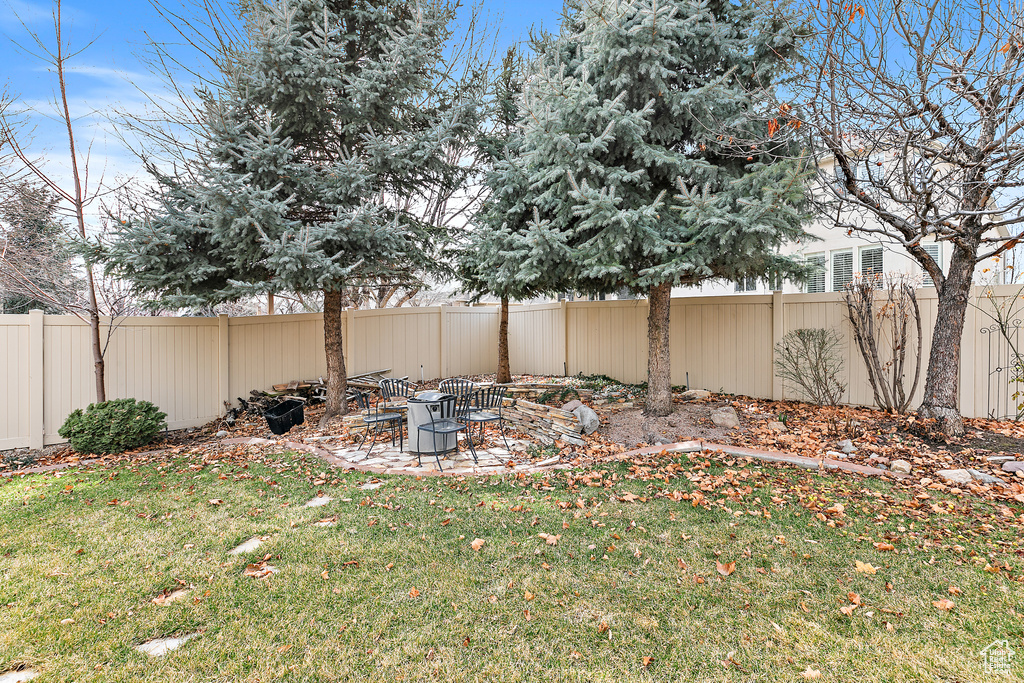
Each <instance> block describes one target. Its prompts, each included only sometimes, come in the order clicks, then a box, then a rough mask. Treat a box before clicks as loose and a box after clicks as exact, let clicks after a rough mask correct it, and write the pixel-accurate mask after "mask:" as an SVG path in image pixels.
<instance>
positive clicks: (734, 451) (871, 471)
mask: <svg viewBox="0 0 1024 683" xmlns="http://www.w3.org/2000/svg"><path fill="white" fill-rule="evenodd" d="M704 452H709V453H723V454H725V455H731V456H734V457H737V458H753V459H754V460H763V461H765V462H776V463H780V464H782V465H792V466H794V467H802V468H803V469H807V470H822V469H829V470H840V471H842V472H853V473H856V474H863V475H865V476H870V477H882V476H885V475H887V474H892V473H891V472H886V471H885V470H880V469H878V468H877V467H868V466H867V465H857V464H855V463H852V462H843V461H842V460H833V459H831V458H821V459H818V458H808V457H807V456H804V455H794V454H793V453H787V452H785V451H759V450H757V449H756V448H746V447H744V446H729V445H726V444H720V443H711V442H708V441H680V442H677V443H669V444H664V445H661V446H647V447H645V448H637V449H635V450H632V451H628V452H626V453H620V454H619V455H616V456H613V457H612V458H607V459H609V460H627V459H629V458H631V457H633V456H636V455H657V454H658V453H704Z"/></svg>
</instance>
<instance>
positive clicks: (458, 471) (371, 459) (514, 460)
mask: <svg viewBox="0 0 1024 683" xmlns="http://www.w3.org/2000/svg"><path fill="white" fill-rule="evenodd" d="M498 443H501V442H500V441H499V442H498ZM508 445H509V447H510V448H511V449H512V451H511V452H509V451H508V450H506V449H505V448H504V444H501V445H500V446H490V447H487V444H485V446H482V447H478V448H477V451H476V454H477V462H475V463H474V462H473V454H472V453H471V452H470V451H469V449H468V448H467V447H466V445H465V443H464V442H463V440H462V439H459V450H458V451H457V452H456V453H449V454H447V455H443V456H441V467H442V468H443V470H442V472H441V473H443V474H451V475H453V476H457V475H475V474H495V473H498V472H503V471H510V472H520V471H533V470H536V469H537V467H538V466H548V465H553V464H555V463H557V462H558V460H557V459H555V460H554V461H553V462H545V463H538V462H535V461H533V460H530V459H529V458H526V457H525V451H526V449H527V447H529V446H531V445H533V442H532V441H528V440H525V439H509V440H508ZM406 446H408V444H406ZM328 450H330V452H331V453H332V454H333V455H334V456H335V457H336V458H338V459H339V460H341V461H342V462H341V463H339V464H340V465H341V466H343V467H352V468H353V469H357V470H365V471H376V472H379V473H381V474H437V473H438V470H437V461H436V460H435V459H434V455H433V453H429V454H428V453H423V454H422V455H421V456H420V459H421V461H422V466H419V465H417V462H416V453H411V452H409V451H408V450H406V451H405V452H403V451H401V450H399V448H398V444H397V443H396V444H395V445H393V446H392V445H391V442H390V441H388V440H386V439H385V440H384V442H383V443H381V442H379V441H378V442H377V443H376V444H375V445H374V446H373V449H372V451H371V452H370V453H367V450H368V449H367V447H366V446H365V445H363V447H362V449H361V450H360V448H359V445H358V444H345V445H342V446H338V447H334V448H328Z"/></svg>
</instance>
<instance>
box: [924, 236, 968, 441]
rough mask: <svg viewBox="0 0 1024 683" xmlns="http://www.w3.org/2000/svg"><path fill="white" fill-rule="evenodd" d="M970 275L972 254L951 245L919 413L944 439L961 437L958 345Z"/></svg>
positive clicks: (940, 293) (960, 337)
mask: <svg viewBox="0 0 1024 683" xmlns="http://www.w3.org/2000/svg"><path fill="white" fill-rule="evenodd" d="M973 274H974V254H973V253H970V252H969V251H968V250H966V249H964V248H962V247H961V246H959V245H956V246H954V249H953V257H952V259H951V260H950V264H949V274H948V275H946V277H945V281H944V282H943V283H942V287H941V288H940V289H939V306H938V313H937V315H936V316H935V330H934V332H933V333H932V347H931V355H930V356H929V358H928V376H927V379H926V380H925V384H924V399H923V400H922V402H921V408H920V410H919V412H920V414H921V416H922V417H925V418H935V419H937V420H938V421H939V423H940V425H941V428H942V432H943V433H944V434H946V435H947V436H963V434H964V423H963V418H961V416H960V344H961V341H962V339H963V334H964V318H965V316H966V315H967V304H968V300H969V298H970V295H971V284H972V282H971V276H972V275H973Z"/></svg>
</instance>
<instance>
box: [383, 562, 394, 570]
mask: <svg viewBox="0 0 1024 683" xmlns="http://www.w3.org/2000/svg"><path fill="white" fill-rule="evenodd" d="M394 566H395V563H394V562H388V563H387V564H386V565H384V569H385V570H387V571H391V568H392V567H394Z"/></svg>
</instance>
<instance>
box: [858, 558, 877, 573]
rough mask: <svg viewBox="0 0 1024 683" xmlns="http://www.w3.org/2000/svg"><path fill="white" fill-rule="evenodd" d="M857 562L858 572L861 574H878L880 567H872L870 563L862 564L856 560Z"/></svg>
mask: <svg viewBox="0 0 1024 683" xmlns="http://www.w3.org/2000/svg"><path fill="white" fill-rule="evenodd" d="M855 562H856V563H857V564H856V568H857V571H858V572H860V573H861V574H875V573H876V572H878V567H872V566H871V563H870V562H861V561H860V560H855Z"/></svg>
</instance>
